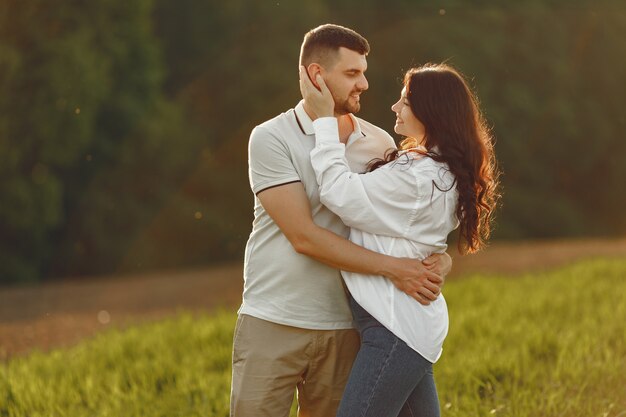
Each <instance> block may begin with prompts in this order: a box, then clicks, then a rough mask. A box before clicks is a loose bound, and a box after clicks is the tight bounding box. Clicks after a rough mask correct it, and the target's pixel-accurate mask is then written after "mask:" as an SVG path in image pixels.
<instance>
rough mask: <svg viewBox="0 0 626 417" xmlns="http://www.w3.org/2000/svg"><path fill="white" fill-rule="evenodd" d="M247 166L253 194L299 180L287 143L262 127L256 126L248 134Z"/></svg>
mask: <svg viewBox="0 0 626 417" xmlns="http://www.w3.org/2000/svg"><path fill="white" fill-rule="evenodd" d="M248 166H249V171H248V175H249V177H250V178H249V179H250V187H251V188H252V191H253V192H254V193H255V194H258V193H259V192H261V191H263V190H265V189H268V188H271V187H275V186H277V185H282V184H287V183H289V182H295V181H300V180H301V179H300V176H299V174H298V172H297V171H296V169H295V167H294V164H293V160H292V157H291V154H290V152H289V149H288V148H287V145H286V144H285V143H284V142H283V141H282V140H281V139H280V138H278V137H277V136H276V135H273V134H272V133H270V132H269V131H268V130H267V129H265V128H263V127H259V126H257V127H256V128H255V129H254V130H253V131H252V133H251V134H250V142H249V144H248Z"/></svg>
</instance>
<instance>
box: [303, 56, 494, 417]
mask: <svg viewBox="0 0 626 417" xmlns="http://www.w3.org/2000/svg"><path fill="white" fill-rule="evenodd" d="M316 81H317V83H318V84H319V86H320V89H321V91H319V90H318V89H317V88H316V87H315V86H314V85H313V84H312V82H311V80H310V79H309V77H308V76H307V73H306V70H305V69H304V68H301V69H300V86H301V90H302V94H303V97H304V98H305V101H306V103H307V106H308V108H309V109H310V110H311V111H312V112H314V113H315V115H316V116H317V119H316V120H315V121H314V123H313V125H314V127H315V134H316V146H315V149H314V150H313V151H312V152H311V162H312V165H313V168H314V169H315V172H316V176H317V181H318V183H319V185H320V195H321V199H322V202H323V203H324V204H325V205H326V206H327V207H328V208H329V209H331V210H332V211H333V212H335V213H336V214H337V215H339V216H340V217H341V218H342V220H343V221H344V223H345V224H346V225H348V226H350V228H351V230H350V240H352V241H353V242H355V243H357V244H360V245H362V246H365V247H367V248H368V249H372V250H375V251H378V252H382V253H385V254H388V255H394V256H406V257H413V258H415V257H417V258H425V257H427V256H429V255H430V254H432V253H435V252H444V251H445V250H446V248H447V244H446V238H447V236H448V234H449V233H450V232H451V231H452V230H454V229H455V228H456V227H460V240H459V250H460V251H461V252H462V253H473V252H475V251H477V250H478V249H480V248H481V247H482V246H483V244H484V241H485V239H487V238H488V237H489V231H490V220H491V217H492V214H493V210H494V207H495V203H496V200H497V198H498V195H497V191H496V189H497V177H498V173H497V169H496V166H495V159H494V153H493V147H492V140H491V137H490V135H489V132H488V129H487V128H486V127H485V123H484V121H483V119H482V116H481V113H480V110H479V107H478V104H477V100H476V98H475V97H474V95H473V94H472V92H471V90H470V89H469V88H468V86H467V84H466V82H465V81H464V79H463V77H462V76H461V75H460V74H459V73H458V72H457V71H456V70H454V69H453V68H451V67H450V66H448V65H445V64H437V65H434V64H429V65H425V66H422V67H419V68H413V69H411V70H409V71H408V72H407V73H406V75H405V78H404V88H403V89H402V93H401V97H400V100H398V102H397V103H395V104H394V105H393V106H392V107H391V109H392V111H394V112H395V113H396V116H397V119H396V124H395V127H394V130H395V132H396V133H398V134H400V135H403V136H405V137H406V139H405V140H404V141H403V142H402V143H401V149H400V150H390V151H389V152H388V153H387V155H386V157H385V158H384V159H382V160H375V161H372V163H371V164H370V170H369V172H368V173H365V174H359V175H357V174H354V173H351V172H350V170H349V167H348V165H347V162H346V160H345V158H344V145H343V144H341V143H340V142H339V137H338V132H337V119H335V118H334V117H332V116H333V110H334V101H333V98H332V96H331V94H330V92H329V90H328V88H327V87H326V85H325V84H324V80H323V79H322V78H321V76H318V77H317V78H316ZM342 276H343V278H344V280H345V282H346V286H347V287H348V290H349V292H350V296H351V300H350V304H351V308H352V313H353V317H354V320H355V324H356V326H357V329H358V330H359V332H360V334H361V348H360V350H359V354H358V355H357V358H356V360H355V362H354V365H353V368H352V372H351V375H350V379H349V381H348V384H347V386H346V389H345V392H344V395H343V398H342V401H341V404H340V406H339V411H338V413H337V415H338V416H341V417H346V416H376V417H381V416H390V417H391V416H394V417H395V416H398V415H400V416H438V415H439V401H438V397H437V391H436V388H435V382H434V378H433V370H432V365H433V363H435V362H436V361H437V360H438V359H439V357H440V356H441V352H442V345H443V341H444V339H445V336H446V334H447V331H448V313H447V307H446V302H445V299H444V297H443V295H440V296H439V297H438V298H437V299H436V300H435V301H434V302H432V303H431V304H430V305H422V304H420V303H418V302H417V301H415V300H414V299H413V298H411V297H409V296H408V295H406V294H405V293H403V292H401V291H400V290H398V289H397V288H396V287H395V286H394V285H393V284H392V283H391V282H389V281H388V280H382V279H380V278H379V277H364V276H358V274H354V273H349V272H342Z"/></svg>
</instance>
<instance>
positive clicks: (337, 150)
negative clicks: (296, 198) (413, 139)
mask: <svg viewBox="0 0 626 417" xmlns="http://www.w3.org/2000/svg"><path fill="white" fill-rule="evenodd" d="M313 126H314V128H315V142H316V144H315V148H314V149H313V150H312V151H311V164H312V166H313V169H314V170H315V175H316V178H317V182H318V184H319V186H320V199H321V201H322V203H323V204H324V205H325V206H326V207H328V208H329V209H330V210H331V211H333V212H334V213H335V214H337V215H338V216H339V217H340V218H341V220H342V221H343V222H344V223H345V224H346V225H347V226H349V227H353V228H356V229H359V230H362V231H365V232H369V233H374V234H379V235H387V236H394V237H406V236H405V235H406V234H407V233H408V231H409V229H410V225H411V223H412V222H413V221H414V219H415V216H416V211H417V208H418V206H419V199H420V198H421V194H422V193H420V190H419V181H418V178H417V177H416V175H415V172H414V169H411V165H412V163H414V162H417V161H415V160H409V161H407V163H406V164H403V163H395V164H394V163H390V164H387V165H385V166H383V167H381V168H379V169H377V170H375V171H373V172H368V173H365V174H355V173H353V172H351V171H350V168H349V166H348V163H347V161H346V159H345V155H344V153H345V145H343V144H342V143H340V142H339V134H338V127H337V119H336V118H334V117H323V118H318V119H317V120H315V121H314V122H313Z"/></svg>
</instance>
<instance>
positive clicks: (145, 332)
mask: <svg viewBox="0 0 626 417" xmlns="http://www.w3.org/2000/svg"><path fill="white" fill-rule="evenodd" d="M625 277H626V261H602V260H598V261H592V262H585V263H580V264H577V265H574V266H572V267H567V268H564V269H560V270H556V271H553V272H549V273H542V274H533V275H528V276H523V277H516V278H513V279H512V278H509V277H481V276H474V277H469V278H467V279H463V280H458V281H456V282H451V283H449V284H447V285H446V288H445V290H444V293H445V295H446V299H447V300H448V305H449V308H450V316H451V328H450V334H449V336H448V339H447V340H446V344H445V347H444V354H443V356H442V359H441V360H440V362H439V363H438V364H437V365H436V368H435V369H436V370H435V372H436V380H437V384H438V389H439V395H440V400H441V407H442V414H443V416H450V417H452V416H455V417H456V416H492V415H496V416H520V417H521V416H524V417H527V416H533V417H534V416H564V417H574V416H580V417H583V416H584V417H588V416H605V417H617V416H626V326H625V323H626V279H624V278H625ZM234 322H235V314H234V313H231V312H223V313H219V314H216V315H213V316H203V317H194V316H192V315H190V314H180V315H178V316H177V317H175V318H172V319H170V320H166V321H162V322H158V323H153V324H147V325H142V326H137V327H133V328H130V329H127V330H124V331H116V330H113V331H109V332H107V333H103V334H101V335H99V336H97V337H96V338H94V339H92V340H88V341H85V342H83V343H81V344H79V345H78V346H76V347H74V348H71V349H64V350H57V351H54V352H51V353H47V354H41V353H33V354H31V355H29V356H28V357H24V358H18V359H13V360H11V361H9V362H8V363H5V364H4V365H3V366H1V367H0V416H7V417H13V416H76V417H82V416H116V417H118V416H124V417H133V416H227V415H228V397H229V389H230V354H231V341H232V331H233V326H234Z"/></svg>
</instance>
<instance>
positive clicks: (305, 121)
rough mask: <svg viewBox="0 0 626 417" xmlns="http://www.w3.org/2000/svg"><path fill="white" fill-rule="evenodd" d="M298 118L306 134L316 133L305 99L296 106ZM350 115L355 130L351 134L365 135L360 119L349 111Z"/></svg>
mask: <svg viewBox="0 0 626 417" xmlns="http://www.w3.org/2000/svg"><path fill="white" fill-rule="evenodd" d="M295 111H296V118H297V119H298V124H299V125H300V127H301V128H302V131H303V132H304V134H305V135H314V134H315V129H313V121H312V120H311V118H310V117H309V115H308V114H307V113H306V111H305V110H304V100H300V102H299V103H298V105H297V106H296V108H295ZM348 116H350V118H351V119H352V125H353V126H354V131H353V132H352V135H351V136H356V137H362V136H365V135H364V134H363V131H362V130H361V125H360V124H359V121H358V119H357V118H356V116H355V115H353V114H352V113H349V114H348Z"/></svg>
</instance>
